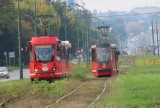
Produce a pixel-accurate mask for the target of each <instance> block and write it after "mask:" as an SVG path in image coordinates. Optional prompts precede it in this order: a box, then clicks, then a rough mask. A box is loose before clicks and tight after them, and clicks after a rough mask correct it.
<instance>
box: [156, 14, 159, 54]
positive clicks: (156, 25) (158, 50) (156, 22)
mask: <svg viewBox="0 0 160 108" xmlns="http://www.w3.org/2000/svg"><path fill="white" fill-rule="evenodd" d="M156 32H157V48H158V52H157V53H158V56H159V42H158V40H159V38H158V26H157V17H156Z"/></svg>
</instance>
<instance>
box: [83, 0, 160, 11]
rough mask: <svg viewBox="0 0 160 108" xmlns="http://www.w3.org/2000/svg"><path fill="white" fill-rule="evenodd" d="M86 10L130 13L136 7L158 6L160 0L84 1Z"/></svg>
mask: <svg viewBox="0 0 160 108" xmlns="http://www.w3.org/2000/svg"><path fill="white" fill-rule="evenodd" d="M82 1H83V2H84V3H85V5H84V6H85V8H87V9H89V10H91V11H93V10H94V9H96V10H98V11H102V12H106V11H108V10H111V11H129V10H131V9H133V8H135V7H143V6H158V7H160V0H82Z"/></svg>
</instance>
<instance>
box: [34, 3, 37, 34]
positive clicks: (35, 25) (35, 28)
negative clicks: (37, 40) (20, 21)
mask: <svg viewBox="0 0 160 108" xmlns="http://www.w3.org/2000/svg"><path fill="white" fill-rule="evenodd" d="M36 19H37V17H36V0H34V30H35V36H37V23H36Z"/></svg>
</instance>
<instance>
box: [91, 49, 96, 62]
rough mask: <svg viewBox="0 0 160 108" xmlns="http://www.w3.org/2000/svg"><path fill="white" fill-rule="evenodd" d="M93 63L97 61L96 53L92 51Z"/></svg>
mask: <svg viewBox="0 0 160 108" xmlns="http://www.w3.org/2000/svg"><path fill="white" fill-rule="evenodd" d="M92 61H96V51H95V49H92Z"/></svg>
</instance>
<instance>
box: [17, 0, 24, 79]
mask: <svg viewBox="0 0 160 108" xmlns="http://www.w3.org/2000/svg"><path fill="white" fill-rule="evenodd" d="M18 44H19V47H18V48H19V66H20V79H23V67H22V54H21V16H20V0H18Z"/></svg>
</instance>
